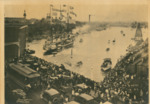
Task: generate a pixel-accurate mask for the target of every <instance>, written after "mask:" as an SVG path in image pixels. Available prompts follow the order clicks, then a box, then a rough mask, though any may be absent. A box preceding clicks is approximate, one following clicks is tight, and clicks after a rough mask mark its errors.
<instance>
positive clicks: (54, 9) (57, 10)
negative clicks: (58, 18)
mask: <svg viewBox="0 0 150 104" xmlns="http://www.w3.org/2000/svg"><path fill="white" fill-rule="evenodd" d="M52 10H53V11H56V12H60V10H59V9H56V8H53V9H52Z"/></svg>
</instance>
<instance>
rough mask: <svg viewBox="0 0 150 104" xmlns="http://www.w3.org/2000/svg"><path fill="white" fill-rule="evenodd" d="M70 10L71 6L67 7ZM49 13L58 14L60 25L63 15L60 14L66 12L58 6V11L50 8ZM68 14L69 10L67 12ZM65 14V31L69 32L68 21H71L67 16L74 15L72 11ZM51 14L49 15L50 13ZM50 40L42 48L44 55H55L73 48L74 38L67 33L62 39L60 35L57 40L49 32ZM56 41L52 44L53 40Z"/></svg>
mask: <svg viewBox="0 0 150 104" xmlns="http://www.w3.org/2000/svg"><path fill="white" fill-rule="evenodd" d="M69 7H70V9H71V6H69ZM50 9H51V11H52V12H53V11H55V12H60V17H59V18H60V21H59V22H60V23H59V24H61V20H62V18H63V16H64V15H62V12H64V11H66V10H63V9H61V6H60V9H56V8H53V6H52V7H51V8H50ZM68 12H69V10H68ZM68 12H67V17H66V18H67V22H68V23H66V26H67V29H68V30H69V19H71V16H70V15H69V14H72V15H76V14H75V13H74V12H73V11H72V12H70V13H68ZM50 14H51V13H50ZM50 17H51V16H50ZM52 22H53V21H52V19H51V20H50V23H52ZM51 36H52V37H51V38H52V40H47V41H46V42H45V44H44V46H43V49H44V50H45V52H46V53H49V54H51V53H57V52H60V51H61V50H62V49H65V48H70V47H73V43H74V38H75V36H74V35H73V34H70V33H69V32H68V33H67V34H65V37H62V34H60V35H59V36H58V37H57V39H56V37H54V35H53V33H52V31H51ZM55 39H56V41H55V42H54V40H55ZM58 39H59V40H60V41H57V40H58Z"/></svg>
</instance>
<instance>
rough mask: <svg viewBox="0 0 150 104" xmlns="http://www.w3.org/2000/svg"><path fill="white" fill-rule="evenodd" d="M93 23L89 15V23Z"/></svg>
mask: <svg viewBox="0 0 150 104" xmlns="http://www.w3.org/2000/svg"><path fill="white" fill-rule="evenodd" d="M90 22H91V15H90V14H89V23H90Z"/></svg>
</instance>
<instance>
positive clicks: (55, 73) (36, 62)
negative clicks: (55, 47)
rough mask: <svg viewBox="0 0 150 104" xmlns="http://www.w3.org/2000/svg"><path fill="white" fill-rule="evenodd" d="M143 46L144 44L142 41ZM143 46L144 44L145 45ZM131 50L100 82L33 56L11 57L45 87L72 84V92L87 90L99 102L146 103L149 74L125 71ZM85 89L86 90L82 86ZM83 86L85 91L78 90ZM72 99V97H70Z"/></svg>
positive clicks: (130, 59)
mask: <svg viewBox="0 0 150 104" xmlns="http://www.w3.org/2000/svg"><path fill="white" fill-rule="evenodd" d="M144 46H146V45H144ZM144 46H143V47H144ZM133 56H134V54H132V53H128V54H127V55H126V57H124V58H122V60H120V61H119V62H118V63H117V64H116V66H115V67H114V69H113V70H110V72H107V73H105V74H106V76H105V78H104V80H103V81H102V82H95V81H93V80H91V79H89V78H85V77H84V76H83V75H80V74H78V73H75V72H71V71H69V70H68V69H66V68H65V66H64V65H63V64H61V65H60V66H58V65H55V64H53V63H51V62H47V61H45V60H43V59H41V58H38V57H36V56H32V55H28V54H25V56H23V57H21V58H19V59H14V62H16V61H17V62H21V63H23V64H26V65H27V66H29V67H30V68H32V69H34V70H35V71H37V72H38V73H39V74H40V85H39V87H40V89H42V90H45V89H49V88H52V87H53V88H55V89H58V90H60V88H61V86H67V87H69V88H72V92H71V94H72V95H73V94H75V92H76V93H82V92H83V93H87V94H89V95H91V96H93V97H94V98H95V100H96V101H98V102H99V103H104V102H106V101H109V102H112V103H114V104H117V103H118V102H121V103H125V104H132V103H135V104H139V103H140V104H145V103H148V95H149V94H148V76H144V77H139V76H138V75H137V74H136V73H128V72H127V67H126V66H128V65H129V64H130V63H131V61H132V62H134V60H133ZM83 83H84V84H85V85H86V86H87V87H86V88H83V89H80V90H76V89H75V88H74V86H76V85H77V84H83ZM85 89H86V90H85ZM81 90H84V91H81ZM70 100H71V99H70Z"/></svg>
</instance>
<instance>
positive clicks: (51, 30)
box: [50, 5, 53, 42]
mask: <svg viewBox="0 0 150 104" xmlns="http://www.w3.org/2000/svg"><path fill="white" fill-rule="evenodd" d="M50 26H51V36H52V42H53V33H52V5H50Z"/></svg>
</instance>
